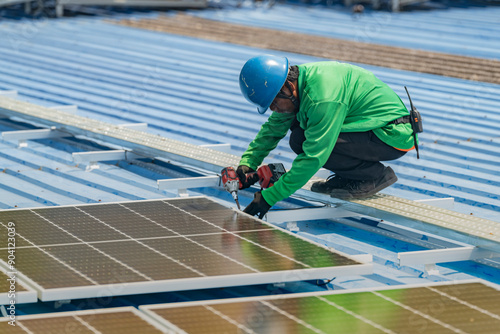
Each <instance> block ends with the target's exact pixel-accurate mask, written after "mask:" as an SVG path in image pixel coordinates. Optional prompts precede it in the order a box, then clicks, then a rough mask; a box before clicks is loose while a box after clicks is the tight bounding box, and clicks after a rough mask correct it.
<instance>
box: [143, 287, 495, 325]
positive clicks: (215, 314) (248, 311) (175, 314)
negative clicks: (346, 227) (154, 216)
mask: <svg viewBox="0 0 500 334" xmlns="http://www.w3.org/2000/svg"><path fill="white" fill-rule="evenodd" d="M498 300H500V291H498V290H497V289H495V288H493V287H490V286H487V285H485V284H482V283H480V282H476V283H462V284H446V285H437V286H425V287H405V288H397V289H392V290H379V291H365V292H346V291H341V292H340V293H338V292H337V293H336V292H333V291H329V292H319V293H318V292H315V293H306V294H293V295H281V296H265V297H251V298H237V299H231V300H227V299H226V300H216V301H202V302H184V303H172V304H161V305H146V306H141V307H140V309H141V310H143V311H145V312H146V313H149V314H150V316H151V317H153V318H154V319H156V320H159V321H161V322H162V323H163V324H164V325H165V326H167V327H168V328H171V329H172V330H177V331H184V332H186V333H190V334H197V333H204V334H210V333H259V334H267V333H273V334H274V333H370V334H371V333H407V334H410V333H415V334H416V333H436V334H442V333H478V334H479V333H480V334H488V333H491V334H493V333H498V331H499V328H500V304H499V303H498ZM193 319H196V321H193Z"/></svg>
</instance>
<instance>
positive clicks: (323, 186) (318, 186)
mask: <svg viewBox="0 0 500 334" xmlns="http://www.w3.org/2000/svg"><path fill="white" fill-rule="evenodd" d="M350 181H351V180H349V179H345V178H343V177H340V176H338V175H330V176H329V177H328V179H327V180H326V181H318V182H314V183H313V184H312V185H311V191H314V192H317V193H323V194H330V193H331V192H332V191H333V190H334V189H338V188H343V187H345V186H346V185H347V184H348V183H349V182H350Z"/></svg>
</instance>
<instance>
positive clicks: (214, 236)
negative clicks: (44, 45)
mask: <svg viewBox="0 0 500 334" xmlns="http://www.w3.org/2000/svg"><path fill="white" fill-rule="evenodd" d="M5 222H14V223H15V226H16V234H17V241H16V246H17V248H16V266H17V270H18V271H19V272H20V273H22V277H24V278H26V279H27V280H29V281H30V285H32V286H34V287H35V288H36V290H37V291H38V292H39V298H40V299H41V300H58V299H72V298H86V297H99V296H109V295H125V294H135V293H150V292H161V291H174V290H189V289H201V288H212V287H222V286H235V285H245V284H264V283H272V282H286V281H298V280H308V279H324V278H332V277H334V276H339V275H356V274H368V273H370V272H371V264H363V263H360V262H357V261H355V260H353V259H351V258H348V257H345V256H343V255H340V254H338V253H334V252H332V251H330V250H328V249H326V248H323V247H321V246H318V245H315V244H313V243H311V242H309V241H306V240H304V239H302V238H298V237H296V236H294V235H293V234H290V233H288V232H286V231H282V230H278V229H276V228H274V227H272V226H271V225H268V224H266V223H264V222H262V221H259V220H257V219H255V218H253V217H249V216H248V215H245V214H242V213H239V212H236V211H234V210H232V209H228V208H225V207H223V206H222V205H220V204H217V203H215V202H213V201H211V200H209V199H207V198H204V197H197V198H187V199H168V200H153V201H136V202H124V203H115V204H97V205H81V206H74V207H56V208H41V209H24V210H5V211H0V225H1V226H2V227H0V228H5V227H6V225H5ZM5 247H6V245H5V242H4V241H3V240H0V254H1V256H2V259H3V260H4V261H5V260H6V258H5V257H6V255H5V254H6V252H1V250H2V249H5ZM20 275H21V274H20ZM234 275H238V276H234Z"/></svg>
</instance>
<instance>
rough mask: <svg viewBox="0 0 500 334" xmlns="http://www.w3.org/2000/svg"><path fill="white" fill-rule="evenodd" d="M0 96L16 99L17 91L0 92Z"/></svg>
mask: <svg viewBox="0 0 500 334" xmlns="http://www.w3.org/2000/svg"><path fill="white" fill-rule="evenodd" d="M0 96H5V97H8V98H11V99H17V90H0Z"/></svg>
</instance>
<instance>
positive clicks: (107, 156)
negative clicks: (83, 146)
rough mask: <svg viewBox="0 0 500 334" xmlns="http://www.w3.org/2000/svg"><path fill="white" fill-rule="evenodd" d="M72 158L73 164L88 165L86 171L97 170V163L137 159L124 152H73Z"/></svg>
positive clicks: (130, 153) (128, 152) (135, 155)
mask: <svg viewBox="0 0 500 334" xmlns="http://www.w3.org/2000/svg"><path fill="white" fill-rule="evenodd" d="M72 156H73V162H75V163H82V162H83V163H88V165H87V168H85V170H86V171H91V170H94V169H98V168H99V164H98V162H99V161H111V160H131V159H135V158H137V157H139V156H138V155H137V154H135V153H133V152H130V151H125V150H109V151H91V152H74V153H73V154H72Z"/></svg>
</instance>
